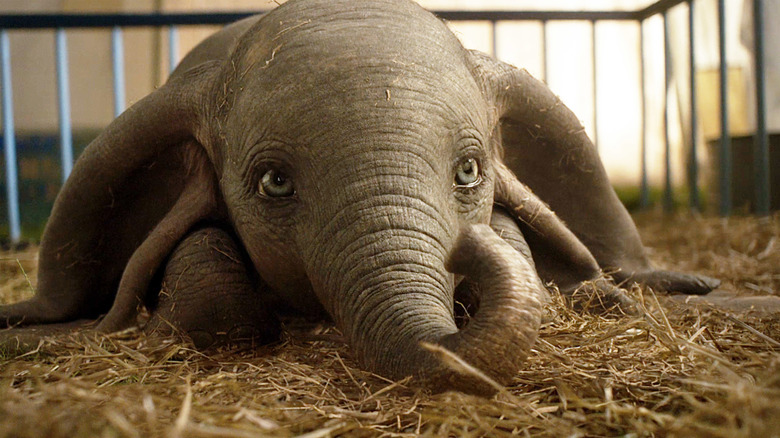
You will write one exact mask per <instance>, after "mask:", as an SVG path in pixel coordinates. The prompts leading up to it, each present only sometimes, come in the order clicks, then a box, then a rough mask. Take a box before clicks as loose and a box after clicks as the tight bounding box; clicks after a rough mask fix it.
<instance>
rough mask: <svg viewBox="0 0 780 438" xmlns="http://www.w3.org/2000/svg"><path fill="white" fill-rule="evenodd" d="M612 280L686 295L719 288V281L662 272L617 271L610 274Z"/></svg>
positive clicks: (700, 293) (701, 293)
mask: <svg viewBox="0 0 780 438" xmlns="http://www.w3.org/2000/svg"><path fill="white" fill-rule="evenodd" d="M612 278H614V279H615V282H616V283H618V284H625V285H630V284H631V283H638V284H639V285H641V286H644V287H648V288H650V289H652V290H654V291H656V292H679V293H682V294H686V295H705V294H708V293H709V292H711V291H712V290H713V289H715V288H717V287H718V286H720V280H718V279H715V278H711V277H707V276H705V275H694V274H687V273H684V272H674V271H664V270H648V271H642V272H634V273H625V272H623V271H619V272H616V273H614V274H612Z"/></svg>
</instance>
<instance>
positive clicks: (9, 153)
mask: <svg viewBox="0 0 780 438" xmlns="http://www.w3.org/2000/svg"><path fill="white" fill-rule="evenodd" d="M0 94H2V95H3V96H2V106H3V130H4V132H3V148H4V149H5V184H6V190H7V197H8V230H9V233H10V237H11V241H12V242H18V241H19V239H20V238H21V237H22V231H21V224H20V221H19V178H18V176H17V171H16V134H15V132H14V104H13V101H14V98H13V91H12V89H11V44H10V43H9V41H8V32H7V31H6V30H4V29H0Z"/></svg>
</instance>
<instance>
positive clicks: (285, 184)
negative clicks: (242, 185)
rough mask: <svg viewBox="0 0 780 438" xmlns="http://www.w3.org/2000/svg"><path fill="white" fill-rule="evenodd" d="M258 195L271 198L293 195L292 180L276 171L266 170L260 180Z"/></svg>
mask: <svg viewBox="0 0 780 438" xmlns="http://www.w3.org/2000/svg"><path fill="white" fill-rule="evenodd" d="M259 191H260V194H262V195H266V196H269V197H271V198H283V197H287V196H292V195H294V194H295V187H293V183H292V180H291V179H290V178H288V177H287V175H285V174H283V173H281V172H279V171H278V170H273V169H271V170H268V171H267V172H265V174H263V177H262V178H261V179H260V187H259Z"/></svg>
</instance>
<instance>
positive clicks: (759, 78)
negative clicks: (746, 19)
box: [753, 0, 780, 215]
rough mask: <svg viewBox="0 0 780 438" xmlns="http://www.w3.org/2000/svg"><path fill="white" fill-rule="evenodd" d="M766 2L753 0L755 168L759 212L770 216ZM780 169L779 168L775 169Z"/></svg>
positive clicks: (757, 209)
mask: <svg viewBox="0 0 780 438" xmlns="http://www.w3.org/2000/svg"><path fill="white" fill-rule="evenodd" d="M763 17H764V2H763V0H753V31H754V36H753V41H754V44H755V46H754V50H753V53H754V56H755V70H756V72H755V73H756V136H755V138H754V145H753V160H754V162H753V163H754V164H753V169H754V171H755V178H756V181H755V184H756V214H759V215H768V214H769V208H770V205H769V204H770V201H769V200H770V190H771V189H770V183H769V135H768V133H767V126H766V76H765V74H766V70H765V65H764V54H765V52H764V20H763ZM775 171H780V169H775Z"/></svg>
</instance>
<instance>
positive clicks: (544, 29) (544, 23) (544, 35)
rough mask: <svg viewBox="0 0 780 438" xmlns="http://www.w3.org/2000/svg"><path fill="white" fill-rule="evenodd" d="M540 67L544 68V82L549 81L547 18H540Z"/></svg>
mask: <svg viewBox="0 0 780 438" xmlns="http://www.w3.org/2000/svg"><path fill="white" fill-rule="evenodd" d="M542 67H543V68H544V82H546V83H547V84H548V85H549V83H550V63H549V56H548V54H547V20H542Z"/></svg>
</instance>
